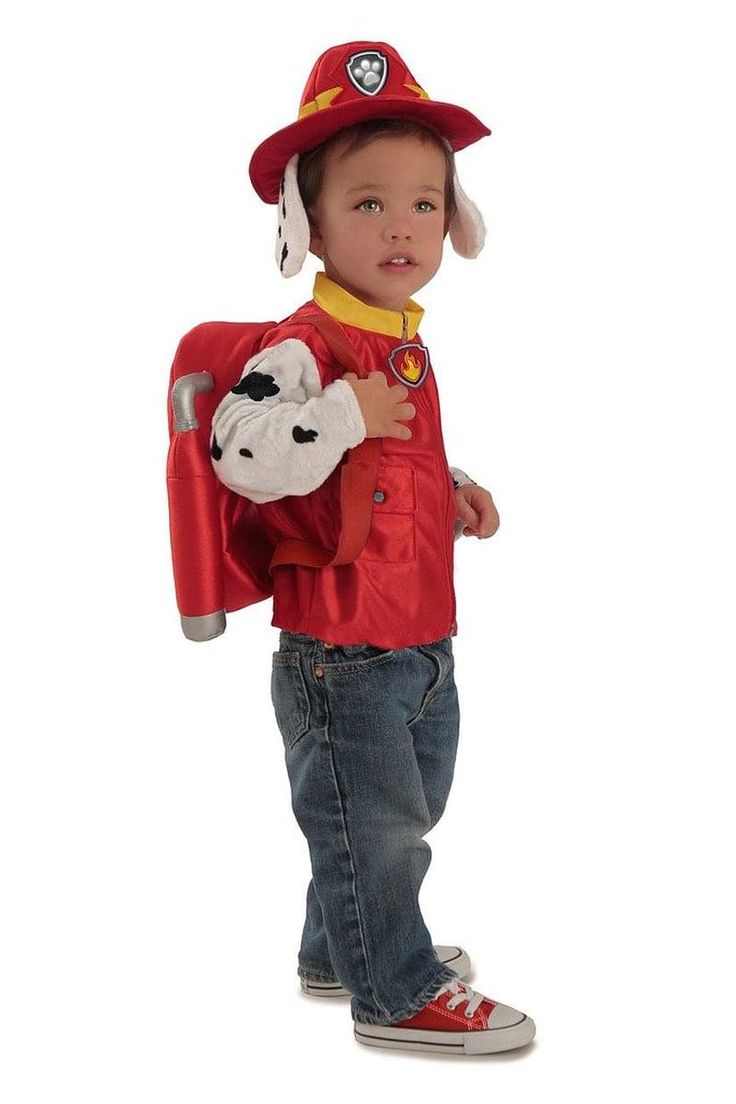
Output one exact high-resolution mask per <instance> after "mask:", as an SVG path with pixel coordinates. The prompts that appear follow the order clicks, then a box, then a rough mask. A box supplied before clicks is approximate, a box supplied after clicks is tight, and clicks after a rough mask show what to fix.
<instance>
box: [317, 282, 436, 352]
mask: <svg viewBox="0 0 736 1104" xmlns="http://www.w3.org/2000/svg"><path fill="white" fill-rule="evenodd" d="M313 298H314V301H315V303H317V305H318V306H320V307H322V309H323V310H326V311H327V313H328V314H331V315H332V317H333V318H336V319H337V320H338V322H347V324H348V325H349V326H358V327H359V328H360V329H361V330H374V331H375V332H377V333H382V334H388V335H389V336H390V337H402V335H403V323H404V319H406V340H407V341H412V340H413V339H414V337H415V336H416V333H417V330H418V329H419V323H420V322H421V320H422V315H423V314H424V311H423V309H422V308H421V307H420V306H419V304H418V303H415V302H414V300H413V299H407V300H406V302H405V303H404V309H403V310H388V309H385V308H384V307H371V306H369V305H368V303H363V302H362V301H361V300H360V299H356V297H355V296H354V295H351V294H350V292H349V291H346V290H345V288H344V287H341V286H340V285H339V284H336V283H335V281H334V280H331V279H330V278H329V276H328V275H327V274H326V273H325V272H318V273H317V275H316V276H315V278H314V292H313Z"/></svg>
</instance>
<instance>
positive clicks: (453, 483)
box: [452, 479, 460, 489]
mask: <svg viewBox="0 0 736 1104" xmlns="http://www.w3.org/2000/svg"><path fill="white" fill-rule="evenodd" d="M452 485H453V487H455V489H457V488H458V487H459V486H460V484H459V483H458V481H457V479H453V481H452Z"/></svg>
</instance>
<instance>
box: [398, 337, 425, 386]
mask: <svg viewBox="0 0 736 1104" xmlns="http://www.w3.org/2000/svg"><path fill="white" fill-rule="evenodd" d="M388 364H389V368H390V369H391V371H392V372H393V374H394V375H395V376H396V378H397V379H398V380H400V381H401V382H402V383H405V384H406V386H407V387H421V385H422V384H423V383H424V381H425V379H426V378H427V372H428V371H429V349H427V347H426V345H417V344H415V343H413V342H411V343H409V344H408V345H397V346H396V348H395V349H393V350H392V351H391V352H390V353H389V357H388Z"/></svg>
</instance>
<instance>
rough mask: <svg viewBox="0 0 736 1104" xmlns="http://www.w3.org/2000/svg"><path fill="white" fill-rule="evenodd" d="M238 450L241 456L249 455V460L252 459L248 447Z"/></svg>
mask: <svg viewBox="0 0 736 1104" xmlns="http://www.w3.org/2000/svg"><path fill="white" fill-rule="evenodd" d="M238 452H239V453H240V455H241V456H249V457H250V458H251V460H252V459H253V453H252V452H251V451H250V449H247V448H242V449H238Z"/></svg>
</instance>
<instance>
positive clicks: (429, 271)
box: [310, 137, 446, 310]
mask: <svg viewBox="0 0 736 1104" xmlns="http://www.w3.org/2000/svg"><path fill="white" fill-rule="evenodd" d="M339 152H340V146H339V145H338V146H337V147H333V148H332V149H331V150H330V151H329V153H328V156H327V161H326V164H325V171H324V183H323V186H322V191H321V192H320V195H319V199H318V200H317V202H316V204H315V205H314V207H313V208H312V210H311V215H312V219H313V221H314V222H315V223H316V228H313V231H312V237H311V242H310V249H311V251H312V252H313V253H315V254H316V256H318V257H320V258H321V259H322V260H323V262H324V267H325V273H326V275H327V276H329V278H330V279H331V280H334V281H335V282H336V283H338V284H340V286H341V287H344V288H345V290H346V291H349V292H350V293H351V294H352V295H355V296H356V297H357V298H358V299H360V300H362V302H364V303H368V304H369V305H370V306H374V307H384V308H387V309H389V310H401V308H402V307H403V306H404V304H405V302H406V300H407V299H408V298H410V297H411V296H412V295H413V294H414V293H415V292H416V291H418V290H419V288H422V287H424V285H425V284H428V283H429V281H430V280H431V279H432V277H433V276H434V274H435V272H436V271H437V269H438V268H439V267H440V262H441V260H442V243H443V240H444V237H445V233H446V226H445V158H444V156H443V154H442V151H441V150H440V149H438V148H436V147H435V146H434V145H433V144H432V143H430V142H427V143H424V142H422V141H421V140H420V139H418V138H397V137H393V138H376V139H374V140H373V141H372V142H370V143H369V144H368V145H367V146H365V147H364V148H362V149H360V148H359V149H357V150H354V151H353V152H352V153H350V154H348V155H347V156H345V157H339V156H338V155H339ZM365 185H368V186H367V187H365ZM402 252H404V253H409V254H411V256H412V257H413V259H414V262H415V263H414V264H410V265H395V264H394V265H390V264H385V263H383V262H385V260H386V258H387V257H390V256H392V255H394V254H396V253H402Z"/></svg>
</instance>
